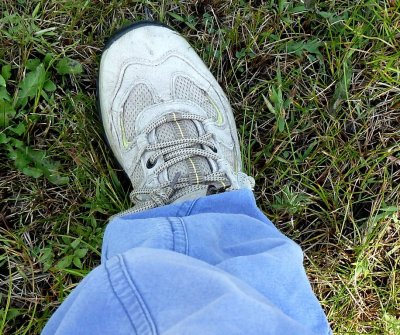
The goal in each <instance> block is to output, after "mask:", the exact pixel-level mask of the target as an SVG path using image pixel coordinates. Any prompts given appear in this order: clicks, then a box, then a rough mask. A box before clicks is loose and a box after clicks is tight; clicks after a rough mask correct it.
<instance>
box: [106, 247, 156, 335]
mask: <svg viewBox="0 0 400 335" xmlns="http://www.w3.org/2000/svg"><path fill="white" fill-rule="evenodd" d="M105 266H106V269H107V272H108V277H109V281H110V284H111V286H112V288H113V292H114V294H115V295H116V297H117V298H118V300H119V302H120V303H121V305H122V306H123V308H124V310H125V313H126V315H127V316H128V318H129V320H130V322H131V325H132V327H133V329H134V330H135V333H136V334H137V335H142V334H143V335H147V334H148V335H156V334H157V329H156V326H155V324H154V322H153V318H152V316H151V314H150V312H149V310H148V309H147V306H146V304H145V302H144V300H143V298H142V296H141V294H140V292H139V290H138V288H137V287H136V285H135V283H134V281H133V279H132V278H131V276H130V274H129V272H128V271H127V268H126V265H125V259H124V257H123V255H121V254H119V255H117V256H115V257H112V258H110V260H109V261H107V262H106V264H105Z"/></svg>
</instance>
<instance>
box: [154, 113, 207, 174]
mask: <svg viewBox="0 0 400 335" xmlns="http://www.w3.org/2000/svg"><path fill="white" fill-rule="evenodd" d="M178 122H179V126H180V129H181V130H182V132H183V136H184V137H185V138H196V137H198V136H199V133H198V130H197V128H196V125H195V123H194V122H193V121H191V120H180V121H178ZM155 133H156V137H157V140H158V141H159V142H160V143H162V142H167V141H173V140H177V139H180V138H182V134H181V133H180V132H178V131H177V129H176V127H175V126H174V122H168V123H164V124H162V125H161V126H159V127H157V128H156V132H155ZM196 147H198V148H199V147H200V145H198V146H196ZM191 160H192V162H193V163H194V164H195V166H196V168H198V169H200V171H198V173H200V174H202V175H205V174H208V173H211V168H210V165H209V163H208V161H207V158H205V157H199V156H197V157H193V158H191ZM188 164H189V161H188V160H185V161H181V162H179V163H177V164H175V165H173V166H171V167H169V168H168V176H169V178H170V179H173V178H174V176H175V175H176V174H177V173H180V174H181V175H182V176H187V175H188V174H189V167H188ZM190 164H191V163H190Z"/></svg>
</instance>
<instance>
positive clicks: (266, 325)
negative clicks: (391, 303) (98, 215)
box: [43, 190, 330, 335]
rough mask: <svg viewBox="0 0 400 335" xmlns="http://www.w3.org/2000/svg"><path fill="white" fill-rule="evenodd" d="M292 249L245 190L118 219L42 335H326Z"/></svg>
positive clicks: (297, 251) (323, 319)
mask: <svg viewBox="0 0 400 335" xmlns="http://www.w3.org/2000/svg"><path fill="white" fill-rule="evenodd" d="M302 263H303V254H302V252H301V249H300V248H299V247H298V245H297V244H295V243H294V242H292V241H291V240H290V239H288V238H287V237H285V236H284V235H283V234H282V233H280V232H279V231H278V230H277V229H276V228H275V227H274V225H273V224H272V223H271V222H270V221H269V220H268V219H267V218H266V217H265V216H264V215H263V214H262V213H261V211H259V209H258V208H257V206H256V204H255V201H254V197H253V195H252V193H251V192H249V191H246V190H241V191H234V192H226V193H223V194H219V195H214V196H208V197H204V198H200V199H197V200H195V201H188V202H185V203H181V204H174V205H169V206H165V207H159V208H156V209H153V210H150V211H147V212H143V213H139V214H133V215H125V216H122V217H118V218H115V219H114V220H112V222H110V224H109V225H108V227H107V230H106V233H105V237H104V244H103V253H102V265H101V266H99V267H98V268H96V269H95V270H94V271H92V272H91V273H90V274H89V275H88V276H87V277H86V278H85V279H84V280H83V281H82V283H81V284H80V285H79V286H78V287H77V288H76V289H75V290H74V291H73V292H72V294H71V295H70V296H69V297H68V298H67V299H66V301H65V302H64V303H63V304H62V305H61V307H60V308H59V309H58V310H57V312H56V313H55V314H54V315H53V317H52V318H51V320H50V321H49V323H48V324H47V326H46V328H45V329H44V331H43V333H44V334H279V335H282V334H318V335H321V334H330V329H329V325H328V323H327V320H326V317H325V315H324V313H323V311H322V309H321V307H320V304H319V302H318V301H317V299H316V298H315V296H314V294H313V292H312V290H311V287H310V284H309V281H308V279H307V277H306V275H305V272H304V268H303V264H302Z"/></svg>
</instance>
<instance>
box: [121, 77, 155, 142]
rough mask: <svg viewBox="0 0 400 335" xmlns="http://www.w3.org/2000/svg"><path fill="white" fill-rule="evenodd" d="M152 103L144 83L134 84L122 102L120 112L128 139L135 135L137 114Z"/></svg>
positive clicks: (150, 95)
mask: <svg viewBox="0 0 400 335" xmlns="http://www.w3.org/2000/svg"><path fill="white" fill-rule="evenodd" d="M153 103H154V99H153V96H152V94H151V92H150V90H149V88H148V87H147V86H146V85H145V84H138V85H136V86H135V87H134V88H133V89H132V91H131V93H130V94H129V96H128V99H127V100H126V102H125V104H124V111H123V114H122V117H123V122H122V124H123V125H124V128H125V134H126V137H127V139H128V140H129V141H132V140H133V138H134V136H135V120H136V117H137V115H138V114H139V113H140V112H141V111H142V110H143V109H145V108H146V107H148V106H150V105H152V104H153Z"/></svg>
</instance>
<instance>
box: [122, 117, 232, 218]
mask: <svg viewBox="0 0 400 335" xmlns="http://www.w3.org/2000/svg"><path fill="white" fill-rule="evenodd" d="M179 120H192V121H195V120H196V121H199V122H201V123H204V121H205V120H206V118H205V117H202V116H199V115H195V114H189V113H171V114H167V115H164V116H162V117H161V118H159V119H158V120H157V121H154V122H152V123H151V124H150V125H149V126H147V127H146V128H145V129H144V131H143V133H144V134H147V135H148V134H150V133H151V132H152V131H153V130H155V129H156V128H157V127H159V126H161V125H162V124H164V123H168V122H177V121H179ZM145 151H154V153H153V154H152V155H151V156H150V158H149V159H148V161H147V168H153V167H154V166H155V165H156V162H157V160H158V159H159V158H160V157H162V158H163V160H164V162H163V163H162V164H160V165H159V166H157V167H156V168H155V169H154V171H153V173H154V175H155V176H158V175H159V174H160V173H162V172H163V171H165V170H166V169H168V168H170V167H172V166H174V165H176V164H178V163H180V162H183V161H186V160H189V161H190V160H191V159H192V158H194V157H204V158H207V159H210V160H213V161H215V162H216V166H219V164H218V162H220V161H221V160H222V159H223V158H222V157H221V156H220V155H219V154H218V152H217V149H216V147H215V145H214V143H213V135H212V134H211V133H205V134H203V135H200V136H197V137H185V138H181V139H175V140H171V141H164V142H159V143H155V144H147V145H146V147H145V148H144V149H143V152H142V154H143V153H144V152H145ZM192 162H193V161H192ZM230 186H231V182H230V180H229V178H228V176H227V174H226V173H225V172H223V171H220V169H217V171H211V172H210V173H208V174H205V175H203V174H199V173H195V174H191V173H189V175H188V176H183V175H182V174H181V173H180V172H176V173H175V175H174V176H173V178H172V180H171V181H168V182H164V183H161V184H159V185H158V186H157V187H155V188H153V187H140V188H138V189H136V190H134V191H132V192H131V194H130V198H131V201H132V202H133V203H136V205H135V207H134V208H133V210H132V211H131V212H140V211H143V210H147V209H151V208H155V207H159V206H164V205H167V204H170V203H172V202H174V201H176V200H177V199H179V198H181V197H183V196H184V195H186V194H189V193H191V192H195V191H198V190H200V189H207V194H214V193H219V192H223V191H225V190H226V189H227V188H229V187H230ZM143 196H144V198H146V199H147V200H144V201H143V200H140V199H141V198H143Z"/></svg>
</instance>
